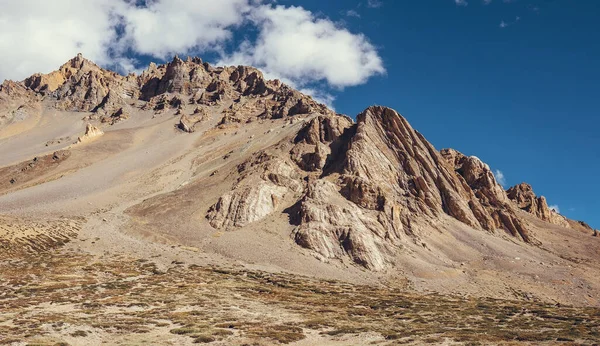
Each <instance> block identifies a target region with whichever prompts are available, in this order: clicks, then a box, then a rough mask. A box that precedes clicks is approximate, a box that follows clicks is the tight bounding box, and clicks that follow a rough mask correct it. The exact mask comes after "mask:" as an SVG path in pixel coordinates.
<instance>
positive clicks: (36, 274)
mask: <svg viewBox="0 0 600 346" xmlns="http://www.w3.org/2000/svg"><path fill="white" fill-rule="evenodd" d="M365 103H368V100H365ZM597 234H598V233H597V231H595V230H593V229H591V228H590V227H589V226H588V225H587V224H586V223H585V222H582V221H575V220H569V219H567V218H565V217H564V216H562V215H560V214H559V213H557V212H555V211H554V210H552V209H550V208H549V207H548V204H547V202H546V200H545V198H544V197H541V196H537V195H536V194H535V193H534V190H533V188H532V187H531V186H530V185H528V184H526V183H523V184H520V185H517V186H515V187H512V188H510V189H509V190H508V191H505V190H504V189H503V188H502V186H501V185H500V184H498V182H497V181H496V179H495V177H494V175H493V173H492V171H491V170H490V168H489V166H488V165H486V164H485V163H484V162H483V161H482V160H480V159H479V158H477V157H475V156H470V157H469V156H466V155H463V154H462V153H460V152H458V151H456V150H453V149H443V150H438V149H436V148H434V147H433V146H432V145H431V144H430V143H429V142H428V141H427V139H426V138H425V137H424V135H422V134H421V133H419V132H417V131H416V130H414V129H413V128H412V127H411V125H410V124H409V122H408V121H407V120H406V119H405V118H404V117H402V116H401V115H400V114H399V113H397V112H396V111H395V110H392V109H390V108H386V107H382V106H372V107H369V108H367V109H365V110H364V111H363V112H362V113H361V114H358V115H357V116H356V120H353V118H351V117H348V116H345V115H341V114H336V113H335V112H333V111H331V110H329V109H328V108H327V107H326V106H325V105H322V104H319V103H318V102H316V101H314V100H313V99H312V98H311V97H309V96H307V95H304V94H302V93H300V92H298V91H296V90H294V89H292V88H290V87H289V86H286V85H285V84H283V83H281V82H280V81H278V80H266V79H265V78H264V77H263V75H262V73H261V72H260V71H258V70H257V69H254V68H252V67H245V66H238V67H214V66H211V65H210V64H208V63H205V62H202V60H200V59H199V58H188V59H187V60H182V59H179V58H178V57H175V58H174V59H173V61H171V62H170V63H168V64H165V65H160V66H157V65H154V64H151V65H150V66H149V67H148V69H147V70H146V71H144V72H143V73H142V74H141V75H139V76H137V75H134V74H131V75H128V76H121V75H119V74H117V73H114V72H111V71H107V70H105V69H102V68H100V67H99V66H97V65H95V64H94V63H93V62H91V61H89V60H86V59H85V58H83V57H82V56H81V55H79V56H77V57H75V58H73V59H72V60H70V61H68V62H67V63H66V64H65V65H63V66H61V67H60V68H59V70H57V71H55V72H52V73H50V74H47V75H42V74H36V75H33V76H31V77H30V78H27V79H26V80H24V81H21V82H13V81H5V82H4V83H3V84H2V85H1V86H0V247H1V248H2V249H3V251H2V257H0V268H1V269H0V271H1V272H0V273H1V274H2V275H1V278H0V284H1V285H2V287H3V288H4V289H5V290H6V291H5V293H4V294H1V293H0V307H1V309H2V310H3V311H6V314H3V315H2V316H1V317H0V343H11V342H41V343H44V342H46V343H50V344H52V343H55V342H66V343H69V344H98V343H100V342H101V341H107V342H109V343H113V344H116V343H121V344H131V343H144V342H147V341H148V340H160V341H159V343H161V344H168V343H170V344H182V343H191V342H194V341H196V342H213V343H215V344H223V345H225V344H240V345H241V344H245V343H246V344H247V343H252V342H256V343H258V344H262V343H264V344H274V343H296V344H298V345H309V344H315V345H317V344H318V345H320V344H340V345H353V344H365V343H371V342H380V343H383V344H394V343H407V344H411V343H413V344H423V343H433V344H436V343H439V344H444V343H446V344H449V343H451V342H456V343H459V344H460V343H467V342H470V341H477V342H481V343H482V344H490V343H504V342H510V341H515V340H516V341H522V342H531V343H532V344H538V343H541V342H544V343H547V344H554V343H556V344H559V343H562V342H579V343H589V344H592V343H594V342H597V341H598V340H599V339H600V331H599V330H598V324H597V322H598V320H599V319H600V310H599V308H600V300H599V298H600V296H599V295H598V294H597V292H598V291H599V290H600V278H599V276H598V273H600V264H598V258H599V255H600V238H599V237H597ZM595 235H596V236H595ZM40 268H44V269H43V270H42V269H40ZM159 288H160V289H159ZM145 290H146V291H152V292H155V293H156V295H155V296H152V297H151V296H148V295H147V294H146V293H145V292H146V291H145ZM368 292H373V296H370V295H369V294H368ZM325 293H326V294H325ZM290 296H296V297H297V299H294V300H292V299H291V298H290ZM59 297H68V298H59ZM176 297H180V298H181V299H178V298H176ZM307 307H312V308H307ZM319 309H321V310H322V313H318V311H320V310H319ZM442 311H445V312H442ZM438 314H441V315H443V316H442V317H440V318H443V321H442V320H440V319H431V316H433V315H438ZM208 316H210V318H209V317H208ZM341 316H345V317H344V318H342V317H341ZM428 316H429V317H428ZM394 320H395V321H396V322H394ZM374 321H380V322H381V323H378V324H376V323H374ZM397 321H407V322H406V323H404V322H397ZM467 321H469V322H467ZM457 323H458V324H457ZM484 332H485V333H486V336H485V337H481V336H479V335H480V334H482V333H484ZM132 333H133V334H132ZM2 335H4V336H2ZM155 338H156V339H155ZM144 340H146V341H144Z"/></svg>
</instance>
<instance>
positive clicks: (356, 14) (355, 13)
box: [345, 10, 360, 18]
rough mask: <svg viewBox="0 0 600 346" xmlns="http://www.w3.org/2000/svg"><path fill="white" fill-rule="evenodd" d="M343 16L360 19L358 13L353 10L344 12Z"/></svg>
mask: <svg viewBox="0 0 600 346" xmlns="http://www.w3.org/2000/svg"><path fill="white" fill-rule="evenodd" d="M345 14H346V16H348V17H356V18H360V14H359V13H358V12H356V11H355V10H348V11H346V12H345Z"/></svg>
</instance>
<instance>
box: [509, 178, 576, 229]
mask: <svg viewBox="0 0 600 346" xmlns="http://www.w3.org/2000/svg"><path fill="white" fill-rule="evenodd" d="M507 194H508V198H510V200H511V201H513V202H514V203H515V204H516V205H517V206H518V207H519V208H520V209H521V210H524V211H526V212H528V213H530V214H533V215H535V216H536V217H538V218H540V219H542V220H544V221H546V222H550V223H552V224H556V225H560V226H563V227H570V226H569V222H568V221H567V220H566V218H565V217H564V216H562V215H560V214H559V213H557V212H556V211H554V210H552V209H550V208H549V207H548V202H547V201H546V197H544V196H540V197H538V196H536V194H535V192H533V188H532V187H531V185H529V184H527V183H521V184H519V185H516V186H513V187H511V188H510V189H508V191H507Z"/></svg>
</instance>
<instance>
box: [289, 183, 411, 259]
mask: <svg viewBox="0 0 600 346" xmlns="http://www.w3.org/2000/svg"><path fill="white" fill-rule="evenodd" d="M297 209H298V211H297V213H298V214H297V216H296V217H297V218H298V223H299V225H298V227H297V228H296V229H295V231H294V240H295V241H296V243H298V244H299V245H301V246H303V247H305V248H308V249H311V250H313V251H315V252H316V253H317V254H318V255H319V256H320V257H321V258H323V259H343V258H345V256H346V255H348V256H349V257H350V258H351V259H352V260H353V261H354V262H355V263H357V264H360V265H362V266H364V267H366V268H368V269H372V270H382V269H384V268H385V266H386V262H387V260H386V258H387V257H388V256H387V255H388V254H391V252H392V251H393V249H394V245H397V244H398V241H399V237H398V235H396V234H393V233H392V230H391V229H389V228H388V227H387V226H388V225H387V224H383V223H381V222H379V221H378V220H377V218H376V217H374V216H375V215H373V214H371V213H370V212H369V211H368V210H367V211H365V210H363V209H362V208H360V207H359V206H358V205H356V204H355V203H352V202H351V201H348V200H347V199H344V198H343V197H342V196H341V195H340V193H339V192H338V186H336V185H335V184H333V183H331V182H329V181H327V180H322V179H321V180H316V181H314V182H313V183H311V184H310V185H309V186H308V189H307V192H306V194H305V196H304V197H303V199H302V200H301V201H300V202H299V204H298V206H297Z"/></svg>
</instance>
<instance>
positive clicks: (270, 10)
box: [221, 5, 385, 88]
mask: <svg viewBox="0 0 600 346" xmlns="http://www.w3.org/2000/svg"><path fill="white" fill-rule="evenodd" d="M249 18H250V20H251V21H252V22H253V23H254V24H255V25H256V26H257V27H258V28H259V35H258V38H257V40H256V42H249V41H246V42H244V44H242V46H241V47H240V49H239V50H238V51H236V52H234V53H233V54H230V55H228V56H226V57H224V58H223V60H222V61H221V63H223V64H244V65H253V66H256V67H259V68H261V69H262V70H263V71H265V73H266V74H267V75H268V76H278V77H279V78H280V79H282V80H284V81H288V82H289V81H291V82H292V83H293V84H295V85H300V86H302V85H305V84H307V83H310V82H314V81H326V82H327V83H328V84H329V85H331V86H334V87H339V88H343V87H346V86H352V85H358V84H362V83H364V82H366V81H367V79H369V78H370V77H372V76H373V75H377V74H383V73H384V72H385V69H384V67H383V62H382V60H381V58H380V57H379V54H378V53H377V50H376V49H375V47H374V46H373V45H372V44H371V43H370V42H369V40H368V39H367V38H366V37H365V36H364V35H361V34H353V33H351V32H350V31H348V30H347V29H345V28H343V27H339V26H338V25H336V24H335V23H334V22H332V21H331V20H329V19H326V18H317V17H315V16H314V15H313V14H312V13H311V12H310V11H307V10H305V9H303V8H302V7H284V6H275V7H273V6H270V5H263V6H260V8H258V9H256V10H255V11H253V12H252V13H251V15H250V16H249Z"/></svg>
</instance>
